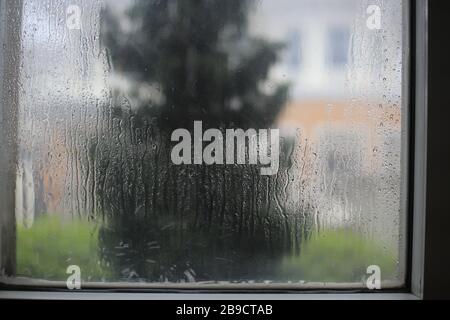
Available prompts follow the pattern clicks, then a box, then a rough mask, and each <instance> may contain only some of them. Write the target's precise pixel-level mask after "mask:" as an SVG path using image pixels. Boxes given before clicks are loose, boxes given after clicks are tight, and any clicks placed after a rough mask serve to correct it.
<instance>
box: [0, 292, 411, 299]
mask: <svg viewBox="0 0 450 320" xmlns="http://www.w3.org/2000/svg"><path fill="white" fill-rule="evenodd" d="M0 299H26V300H291V301H292V300H419V298H418V297H417V296H415V295H413V294H411V293H298V294H272V293H268V294H264V293H248V294H245V293H242V294H236V293H229V294H227V293H217V294H214V293H213V294H211V293H209V294H201V293H103V292H102V293H95V292H75V291H74V292H40V291H0Z"/></svg>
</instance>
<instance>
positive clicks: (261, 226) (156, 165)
mask: <svg viewBox="0 0 450 320" xmlns="http://www.w3.org/2000/svg"><path fill="white" fill-rule="evenodd" d="M406 9H407V8H406V1H397V0H390V1H381V0H380V1H378V0H375V1H373V0H372V1H366V0H363V1H360V0H357V1H356V0H321V1H312V0H295V1H294V0H259V1H252V0H229V1H219V0H217V1H210V0H199V1H181V0H180V1H176V0H168V1H159V0H158V1H156V0H155V1H152V0H150V1H147V0H146V1H144V0H134V1H131V0H126V1H112V0H111V1H107V0H105V1H100V0H95V1H77V0H75V1H65V0H64V1H58V2H54V1H50V0H39V1H37V0H24V1H23V6H22V22H21V25H22V26H21V28H20V29H19V30H17V32H20V40H21V41H20V47H21V55H20V56H19V57H17V58H16V60H15V61H16V63H17V66H18V69H19V70H20V72H19V75H18V77H19V80H18V84H17V86H16V87H17V88H16V89H17V93H18V99H17V106H16V109H17V112H16V113H14V114H6V115H3V116H4V117H16V120H17V122H18V128H17V139H16V140H17V141H15V144H16V145H17V149H16V150H17V159H16V165H15V169H14V171H15V172H12V173H13V174H14V179H15V183H14V186H15V201H14V205H11V207H10V212H14V223H11V222H0V223H3V224H5V225H2V226H1V228H2V229H3V230H10V229H11V230H12V229H14V228H16V229H14V230H16V232H15V233H14V232H9V233H5V232H4V231H2V232H3V235H2V236H4V237H6V235H8V237H11V239H10V240H11V241H9V242H8V243H10V244H11V250H9V251H8V254H10V255H14V256H15V259H16V260H15V261H16V265H15V267H14V268H13V269H9V271H8V272H6V274H5V275H6V276H7V277H4V278H3V280H2V281H4V282H10V283H20V284H23V283H25V284H30V285H42V284H43V283H51V284H52V285H57V286H63V287H66V285H67V286H68V287H69V289H74V288H75V289H76V288H78V287H77V285H76V284H77V279H80V280H81V287H84V288H86V287H89V286H113V287H114V286H125V287H133V286H147V287H171V286H172V287H173V286H181V287H194V288H198V287H203V286H204V287H210V288H226V287H229V286H230V287H233V286H235V287H245V288H266V287H270V288H276V287H282V288H285V287H289V288H309V287H311V288H324V287H329V288H336V287H337V288H369V289H374V288H380V286H381V288H393V287H399V286H402V285H403V283H404V276H405V271H406V270H405V269H406V264H405V252H406V248H405V242H406V232H405V230H406V212H405V208H404V203H405V185H406V180H405V179H406V169H407V168H406V166H405V159H406V154H405V151H406V147H407V145H406V141H407V140H406V139H405V135H406V125H405V123H406V119H407V114H406V107H407V100H406V95H405V92H407V87H408V82H407V81H406V80H405V79H407V73H406V66H407V65H408V61H407V56H408V55H407V54H408V43H407V42H405V39H406V37H405V35H406V34H407V27H408V26H407V25H406V24H405V21H407V16H406V15H405V12H407V11H406ZM1 23H2V24H3V23H5V22H4V21H2V22H1ZM1 27H3V25H1V26H0V29H1ZM2 52H3V54H4V55H6V51H5V50H4V51H2ZM330 62H331V63H330ZM2 81H3V82H8V81H9V80H8V79H3V80H2ZM2 94H7V93H5V92H3V93H2ZM11 170H12V169H11ZM0 183H2V182H0ZM5 221H6V220H5ZM3 250H4V249H3ZM5 252H6V251H5ZM4 254H5V253H4ZM4 271H5V270H4ZM4 273H5V272H4ZM78 276H79V277H78ZM378 280H379V281H380V282H378Z"/></svg>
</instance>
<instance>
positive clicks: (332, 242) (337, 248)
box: [280, 230, 396, 283]
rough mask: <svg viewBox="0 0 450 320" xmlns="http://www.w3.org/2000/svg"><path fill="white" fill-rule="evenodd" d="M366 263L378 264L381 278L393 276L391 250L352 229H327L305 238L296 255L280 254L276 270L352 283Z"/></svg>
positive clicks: (303, 277)
mask: <svg viewBox="0 0 450 320" xmlns="http://www.w3.org/2000/svg"><path fill="white" fill-rule="evenodd" d="M370 265H378V266H379V267H380V269H381V280H387V279H395V276H396V259H395V255H394V254H392V253H391V252H389V251H388V250H386V249H384V248H382V247H381V246H379V245H377V244H376V243H375V242H374V241H370V240H368V239H366V238H365V237H363V236H362V235H360V234H357V233H355V232H353V231H350V230H329V231H323V232H320V233H319V234H317V235H315V236H313V237H312V238H311V239H310V240H309V241H308V242H306V243H305V244H304V246H303V248H302V251H301V253H300V255H299V256H290V257H286V258H284V259H283V261H282V263H281V266H280V274H282V275H283V277H285V278H286V280H292V281H299V280H304V281H307V282H347V283H349V282H350V283H353V282H361V281H363V279H365V277H366V276H367V275H366V270H367V267H368V266H370Z"/></svg>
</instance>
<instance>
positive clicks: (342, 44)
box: [329, 28, 350, 67]
mask: <svg viewBox="0 0 450 320" xmlns="http://www.w3.org/2000/svg"><path fill="white" fill-rule="evenodd" d="M349 41H350V35H349V32H348V31H347V30H346V29H341V28H334V29H332V30H331V31H330V35H329V46H330V49H329V50H330V62H331V64H332V65H333V66H335V67H342V66H344V65H345V64H346V63H347V62H348V48H349Z"/></svg>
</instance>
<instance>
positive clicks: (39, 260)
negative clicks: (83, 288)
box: [17, 215, 108, 281]
mask: <svg viewBox="0 0 450 320" xmlns="http://www.w3.org/2000/svg"><path fill="white" fill-rule="evenodd" d="M99 261H100V258H99V249H98V229H97V228H96V226H95V225H93V224H92V223H89V222H88V221H83V220H75V221H62V220H61V219H60V218H58V217H55V216H48V215H46V216H42V217H40V218H39V219H37V220H36V221H35V223H34V225H33V226H32V227H31V228H29V229H28V228H25V227H22V226H19V227H18V228H17V270H18V275H19V276H25V277H31V278H37V279H45V280H64V281H65V280H66V279H67V277H68V276H69V275H68V274H66V270H67V267H68V266H70V265H78V266H79V267H80V269H81V278H82V280H83V281H99V280H101V279H103V278H107V277H108V271H107V270H105V269H104V268H103V267H102V266H101V265H100V263H99Z"/></svg>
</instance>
